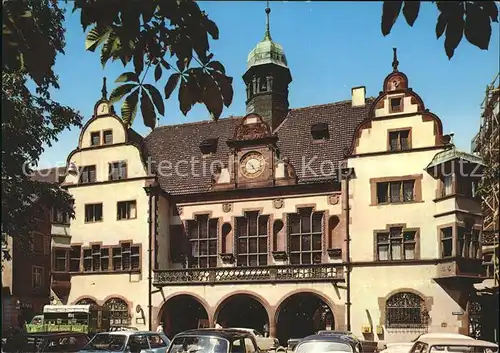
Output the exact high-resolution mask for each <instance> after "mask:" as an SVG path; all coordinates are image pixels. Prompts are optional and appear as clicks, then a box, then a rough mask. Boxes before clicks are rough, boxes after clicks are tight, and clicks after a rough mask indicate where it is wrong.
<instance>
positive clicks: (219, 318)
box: [215, 294, 269, 334]
mask: <svg viewBox="0 0 500 353" xmlns="http://www.w3.org/2000/svg"><path fill="white" fill-rule="evenodd" d="M215 321H216V322H217V323H219V324H220V325H221V326H222V327H234V328H253V329H255V330H257V331H259V332H261V333H262V334H263V333H264V332H263V331H264V325H267V327H269V316H268V313H267V310H266V308H265V307H264V305H263V304H262V303H261V302H260V301H259V300H258V299H256V298H255V297H253V296H251V295H249V294H235V295H232V296H230V297H229V298H227V299H225V300H224V301H223V302H222V303H221V304H220V305H219V307H218V308H217V310H216V313H215Z"/></svg>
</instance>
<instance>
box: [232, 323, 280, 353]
mask: <svg viewBox="0 0 500 353" xmlns="http://www.w3.org/2000/svg"><path fill="white" fill-rule="evenodd" d="M234 329H235V330H242V331H246V332H249V333H251V334H252V335H253V336H254V338H255V341H256V342H257V346H258V347H259V349H260V350H261V351H264V352H267V351H270V350H273V349H276V348H278V347H279V345H280V341H279V340H278V339H277V338H275V337H264V335H263V334H261V333H260V332H259V331H257V330H255V329H253V328H239V327H236V328H234Z"/></svg>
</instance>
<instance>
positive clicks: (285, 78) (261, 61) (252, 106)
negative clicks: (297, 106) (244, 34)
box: [243, 6, 292, 130]
mask: <svg viewBox="0 0 500 353" xmlns="http://www.w3.org/2000/svg"><path fill="white" fill-rule="evenodd" d="M270 12H271V9H270V8H269V6H268V7H267V8H266V16H267V22H266V33H265V35H264V39H263V40H262V41H261V42H260V43H258V44H257V45H256V46H255V48H253V49H252V51H251V52H250V54H248V60H247V71H246V72H245V74H244V75H243V81H244V82H245V84H246V90H247V101H246V106H247V114H249V113H256V114H259V115H260V116H262V118H264V120H265V121H266V122H267V123H268V124H269V125H270V126H271V128H272V129H273V130H275V129H276V128H277V127H278V126H279V125H280V124H281V122H282V121H283V119H285V117H286V115H287V113H288V86H289V84H290V82H292V75H291V74H290V69H289V68H288V64H287V60H286V56H285V51H284V50H283V47H282V46H281V45H279V44H278V43H276V42H274V41H273V40H272V38H271V32H270V30H269V14H270Z"/></svg>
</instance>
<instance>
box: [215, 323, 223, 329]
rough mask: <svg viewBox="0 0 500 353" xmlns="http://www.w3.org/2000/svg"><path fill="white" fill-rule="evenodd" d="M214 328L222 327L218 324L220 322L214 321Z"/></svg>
mask: <svg viewBox="0 0 500 353" xmlns="http://www.w3.org/2000/svg"><path fill="white" fill-rule="evenodd" d="M215 328H216V329H221V328H222V326H221V325H220V324H219V323H218V322H217V321H216V322H215Z"/></svg>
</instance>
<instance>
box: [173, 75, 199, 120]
mask: <svg viewBox="0 0 500 353" xmlns="http://www.w3.org/2000/svg"><path fill="white" fill-rule="evenodd" d="M174 75H175V74H174ZM172 76H173V75H172ZM172 76H170V77H172ZM169 81H170V78H169ZM174 87H175V86H174ZM192 107H193V103H192V101H191V95H190V94H189V88H188V85H187V82H186V80H182V81H181V86H180V87H179V108H180V110H181V112H182V114H184V116H186V115H187V113H189V111H190V110H191V108H192Z"/></svg>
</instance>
